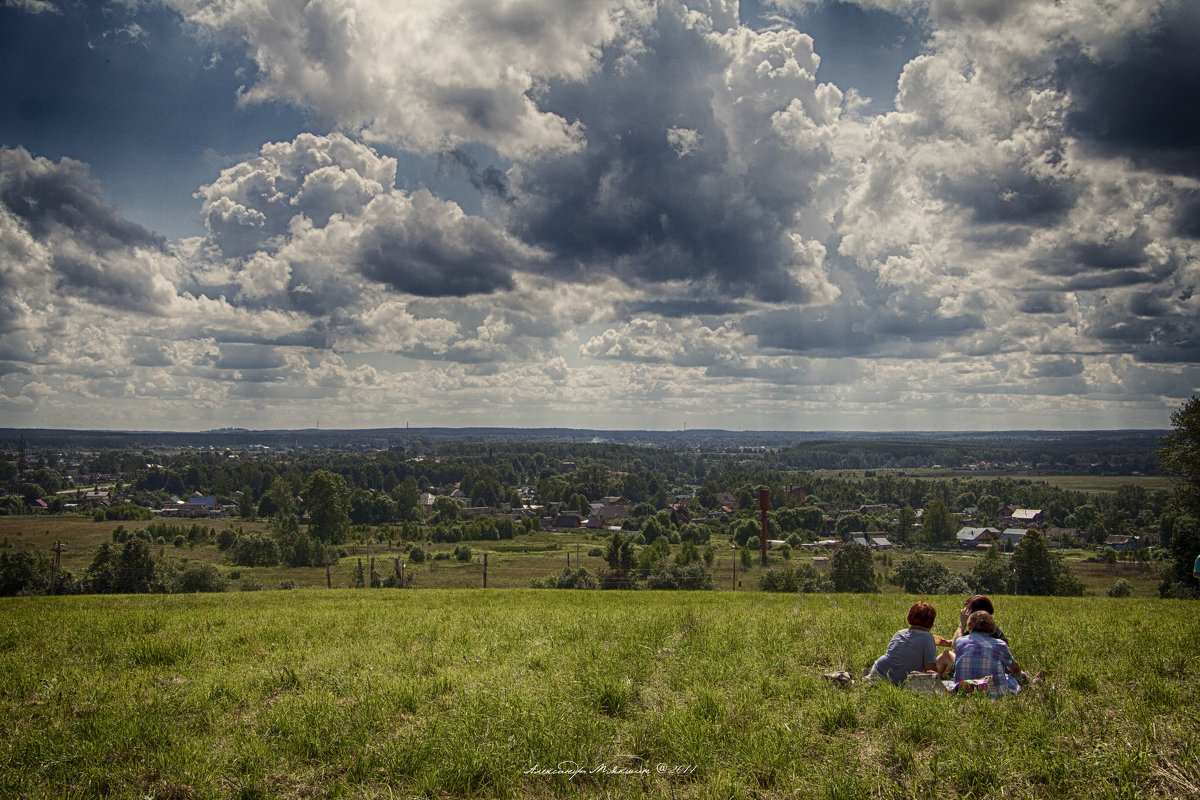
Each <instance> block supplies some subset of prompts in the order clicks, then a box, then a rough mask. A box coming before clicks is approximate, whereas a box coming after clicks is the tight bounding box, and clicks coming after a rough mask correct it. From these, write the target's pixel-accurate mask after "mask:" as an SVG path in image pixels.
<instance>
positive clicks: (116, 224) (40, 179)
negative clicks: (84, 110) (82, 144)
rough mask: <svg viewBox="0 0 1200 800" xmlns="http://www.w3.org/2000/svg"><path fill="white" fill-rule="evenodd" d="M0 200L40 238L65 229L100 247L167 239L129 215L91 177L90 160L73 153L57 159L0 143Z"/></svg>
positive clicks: (157, 244)
mask: <svg viewBox="0 0 1200 800" xmlns="http://www.w3.org/2000/svg"><path fill="white" fill-rule="evenodd" d="M0 203H3V204H4V206H5V207H7V208H8V210H9V211H11V212H12V213H13V214H14V215H15V216H16V217H18V218H19V219H21V220H22V221H23V222H24V223H25V225H26V226H27V227H28V229H29V232H30V233H32V234H33V235H34V236H35V237H37V238H39V239H47V238H51V237H54V236H56V235H63V234H66V235H69V236H70V237H71V238H72V239H74V240H76V241H79V242H82V243H86V244H87V245H88V246H89V247H91V248H94V249H95V250H98V251H101V252H104V251H110V250H116V249H119V248H124V247H156V248H157V247H161V246H162V244H163V242H162V240H161V239H160V238H159V237H157V236H155V235H154V234H152V233H150V232H149V231H147V230H146V229H145V228H143V227H142V226H140V225H138V224H136V223H133V222H130V221H129V220H127V219H125V218H124V217H123V216H122V215H121V212H120V211H119V210H118V209H117V208H116V207H115V206H114V205H113V204H111V203H110V202H108V201H107V200H106V199H105V197H104V194H103V192H102V191H101V190H100V184H98V183H97V182H95V181H93V180H92V179H91V178H90V177H88V168H87V165H86V164H83V163H80V162H78V161H74V160H72V159H69V158H64V159H62V161H60V162H59V163H57V164H55V163H52V162H50V161H48V160H46V159H44V158H35V157H34V156H32V155H30V153H29V152H28V151H27V150H25V149H24V148H22V147H18V148H16V149H7V148H4V149H0Z"/></svg>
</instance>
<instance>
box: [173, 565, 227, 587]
mask: <svg viewBox="0 0 1200 800" xmlns="http://www.w3.org/2000/svg"><path fill="white" fill-rule="evenodd" d="M227 588H229V581H227V580H226V579H225V576H224V575H222V574H221V570H219V569H217V567H216V565H215V564H188V565H187V566H185V567H184V568H183V569H182V570H181V571H180V573H179V577H178V579H177V581H176V583H175V591H177V592H182V593H185V594H186V593H189V592H223V591H225V590H226V589H227Z"/></svg>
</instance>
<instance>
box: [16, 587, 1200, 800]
mask: <svg viewBox="0 0 1200 800" xmlns="http://www.w3.org/2000/svg"><path fill="white" fill-rule="evenodd" d="M912 599H913V598H909V597H904V596H894V595H887V596H873V597H868V596H852V595H836V596H819V595H801V596H796V595H792V596H774V595H764V594H758V593H755V594H741V593H654V592H629V593H624V592H548V591H525V590H512V591H483V590H464V591H452V590H447V591H420V592H386V593H385V592H354V591H337V590H335V591H332V592H330V591H320V592H317V591H300V592H256V593H232V594H224V595H208V596H141V597H128V596H123V597H112V596H108V597H67V598H61V597H60V598H14V599H7V600H4V601H0V619H2V620H3V622H2V623H0V692H2V695H0V697H2V700H0V709H2V710H3V714H4V718H5V720H6V723H5V725H4V726H3V727H2V728H0V796H3V797H31V798H51V797H53V798H59V797H99V796H104V797H112V798H143V797H147V796H149V797H158V798H210V797H211V798H217V797H237V798H255V797H295V798H311V797H410V796H427V797H535V798H536V797H557V796H568V797H573V796H582V797H634V796H647V797H664V798H665V797H672V798H680V797H682V798H692V797H694V798H709V797H712V798H717V797H720V798H727V797H744V798H750V797H766V798H772V797H780V798H782V797H794V796H802V797H824V798H842V797H844V798H863V797H880V798H890V797H897V798H899V797H912V796H916V795H920V796H923V797H946V798H950V797H955V798H958V797H977V798H982V797H1067V798H1073V797H1079V798H1083V797H1088V798H1091V797H1113V798H1117V797H1130V798H1132V797H1145V796H1160V797H1184V796H1191V795H1192V794H1193V792H1194V790H1195V788H1196V787H1197V786H1200V712H1198V711H1197V708H1198V707H1200V681H1198V680H1197V678H1198V676H1197V672H1198V671H1200V660H1198V657H1197V655H1196V647H1195V643H1196V641H1197V639H1198V635H1200V623H1197V621H1196V620H1195V616H1194V611H1195V608H1196V606H1195V604H1188V603H1184V602H1180V601H1159V600H1129V599H1126V600H1112V599H1108V598H1100V599H1095V598H1089V599H1079V600H1075V599H1072V600H1061V599H1045V598H1003V599H1002V602H1001V605H1000V608H999V609H998V612H999V613H998V618H999V620H1000V622H1001V624H1002V625H1003V627H1004V629H1005V632H1006V634H1007V635H1008V636H1009V637H1010V639H1011V640H1012V642H1013V648H1014V652H1015V654H1016V655H1017V657H1018V659H1019V660H1021V661H1022V662H1023V663H1024V665H1025V666H1026V667H1027V669H1031V670H1036V669H1039V668H1045V669H1047V670H1049V672H1050V684H1051V686H1042V687H1034V688H1032V689H1029V690H1027V691H1025V692H1023V693H1022V694H1020V695H1018V696H1016V697H1010V698H1005V699H1003V700H988V699H986V698H980V697H977V696H964V697H922V696H916V695H913V694H910V693H908V692H906V691H904V690H900V689H896V688H894V687H891V686H890V685H887V686H880V685H872V686H863V685H861V684H860V685H857V686H854V687H851V688H848V689H842V688H839V687H837V686H836V685H834V684H833V683H831V682H829V681H827V680H826V679H824V678H823V677H822V673H824V672H828V671H833V670H839V669H849V670H851V671H852V672H855V673H859V672H861V670H862V669H863V667H865V666H866V665H867V664H868V663H869V662H870V661H871V660H872V659H873V658H875V657H876V656H878V655H879V654H880V653H882V652H883V649H884V647H885V646H886V644H887V642H888V640H889V639H890V637H891V635H892V633H893V632H894V631H895V630H896V629H898V628H900V627H902V626H903V617H904V613H905V611H906V610H907V607H908V605H909V604H910V603H911V602H912ZM935 603H936V600H935ZM943 605H944V606H945V607H944V608H941V611H942V621H943V622H945V623H946V624H945V625H937V626H935V630H937V631H938V632H941V633H944V634H948V633H950V631H949V630H948V627H949V626H950V625H952V624H954V622H955V621H956V619H955V617H956V614H954V613H953V609H952V608H950V606H951V605H953V604H952V603H951V602H949V600H948V599H946V600H945V601H944V602H943Z"/></svg>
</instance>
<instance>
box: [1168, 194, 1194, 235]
mask: <svg viewBox="0 0 1200 800" xmlns="http://www.w3.org/2000/svg"><path fill="white" fill-rule="evenodd" d="M1174 222H1175V232H1176V233H1177V234H1179V235H1180V236H1186V237H1188V238H1189V239H1200V191H1196V190H1195V189H1192V190H1189V191H1186V192H1180V193H1179V196H1178V201H1177V204H1176V209H1175V219H1174Z"/></svg>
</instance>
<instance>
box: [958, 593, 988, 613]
mask: <svg viewBox="0 0 1200 800" xmlns="http://www.w3.org/2000/svg"><path fill="white" fill-rule="evenodd" d="M963 608H965V609H967V613H968V614H973V613H974V612H976V611H986V612H988V613H989V614H995V613H996V609H995V607H993V606H992V601H991V600H988V599H987V597H985V596H984V595H981V594H977V595H975V596H974V597H972V598H970V599H969V600H967V603H966V605H965V606H963Z"/></svg>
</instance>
